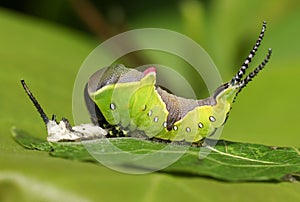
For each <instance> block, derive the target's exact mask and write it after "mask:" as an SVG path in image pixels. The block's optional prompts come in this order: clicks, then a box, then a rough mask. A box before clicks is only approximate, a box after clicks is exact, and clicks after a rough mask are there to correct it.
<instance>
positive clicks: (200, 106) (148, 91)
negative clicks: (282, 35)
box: [85, 22, 271, 143]
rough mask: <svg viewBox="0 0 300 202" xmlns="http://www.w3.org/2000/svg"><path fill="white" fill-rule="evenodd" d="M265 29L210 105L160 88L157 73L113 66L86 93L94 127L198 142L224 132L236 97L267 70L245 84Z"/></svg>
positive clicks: (100, 73)
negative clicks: (218, 132)
mask: <svg viewBox="0 0 300 202" xmlns="http://www.w3.org/2000/svg"><path fill="white" fill-rule="evenodd" d="M265 29H266V23H265V22H264V24H263V27H262V30H261V33H260V35H259V37H258V40H257V42H256V44H255V45H254V47H253V49H252V50H251V52H250V54H249V56H248V57H247V58H246V60H245V62H244V63H243V65H242V66H241V68H240V69H239V71H238V73H237V74H236V75H235V76H234V77H233V78H232V79H231V80H230V81H229V82H227V83H225V84H223V85H222V86H220V87H219V88H217V89H216V91H215V92H214V94H213V95H212V96H210V97H208V98H206V99H202V100H192V99H185V98H181V97H177V96H175V95H173V94H170V93H168V92H167V91H165V90H163V89H162V88H160V87H159V86H156V71H155V68H154V67H150V68H148V69H147V70H145V71H144V72H139V71H138V70H135V69H130V68H126V67H125V66H123V65H114V66H111V67H108V68H104V69H101V70H99V71H97V72H96V73H94V74H93V75H92V76H91V78H90V79H89V82H88V83H87V85H86V88H85V100H86V104H87V108H88V110H89V112H90V114H91V119H92V121H93V123H94V124H98V125H100V126H101V127H104V128H110V129H112V130H119V129H120V130H121V131H123V132H124V134H128V133H129V134H130V133H131V132H134V131H140V132H143V133H144V134H145V135H146V136H147V137H149V138H157V139H162V140H170V141H186V142H193V143H194V142H199V141H201V140H202V139H203V138H204V137H206V136H210V135H212V134H213V133H214V131H215V130H216V129H217V128H219V127H220V126H222V125H223V124H224V123H225V121H226V119H227V117H228V113H229V111H230V109H231V106H232V103H233V102H234V100H235V97H236V96H237V94H238V93H239V92H240V91H241V89H242V88H244V87H245V86H246V84H247V83H248V82H249V81H251V79H252V78H253V77H255V76H256V75H257V73H258V72H259V71H260V70H261V69H263V67H264V66H265V65H266V63H267V62H268V60H269V58H270V56H271V49H269V52H268V54H267V56H266V58H265V59H264V60H263V62H262V63H261V64H260V65H259V66H258V67H257V68H256V69H255V70H254V71H253V72H251V73H250V74H249V75H248V76H246V77H245V78H244V79H243V76H244V75H245V70H246V69H247V68H248V64H249V63H250V62H251V59H252V58H253V57H254V55H255V52H256V51H257V49H258V47H259V46H260V43H261V40H262V38H263V36H264V32H265Z"/></svg>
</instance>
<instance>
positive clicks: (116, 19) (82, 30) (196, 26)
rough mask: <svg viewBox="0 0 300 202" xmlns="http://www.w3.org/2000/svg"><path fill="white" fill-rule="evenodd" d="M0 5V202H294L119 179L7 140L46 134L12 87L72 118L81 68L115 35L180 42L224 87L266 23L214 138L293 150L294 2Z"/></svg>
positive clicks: (241, 190) (168, 181)
mask: <svg viewBox="0 0 300 202" xmlns="http://www.w3.org/2000/svg"><path fill="white" fill-rule="evenodd" d="M0 6H1V7H0V68H1V69H0V70H1V72H0V88H1V90H0V95H1V99H0V109H1V115H0V201H1V202H2V201H120V200H122V201H145V202H146V201H147V202H148V201H182V200H187V201H221V200H222V201H223V200H226V201H299V200H300V192H299V190H300V184H299V183H263V182H260V183H226V182H219V181H216V180H212V179H207V178H197V177H194V178H193V177H174V176H170V175H166V174H161V173H152V174H147V175H128V174H123V173H117V172H115V171H112V170H110V169H108V168H106V167H103V166H100V165H94V164H91V163H82V162H75V161H70V160H65V159H58V158H53V157H50V156H49V155H48V154H46V153H43V152H38V151H29V150H25V149H23V148H21V147H20V146H19V145H18V144H17V143H15V142H14V141H13V139H12V137H11V133H10V129H11V127H12V126H17V127H19V128H22V129H24V130H27V131H29V132H30V133H32V134H33V135H35V136H37V137H40V138H45V135H46V133H45V128H44V125H43V123H42V120H41V119H40V117H39V116H38V114H37V112H36V111H35V109H34V108H33V106H32V104H31V103H30V102H29V100H28V98H27V96H26V95H25V93H24V92H23V89H22V88H21V86H20V83H19V80H20V79H25V80H26V81H27V82H28V85H29V86H30V87H31V88H32V90H33V91H34V93H35V95H36V97H37V98H38V99H39V101H40V103H41V104H42V105H43V106H44V108H45V110H46V112H47V113H48V114H51V113H56V114H57V116H58V117H59V118H60V117H61V116H65V117H68V118H70V119H71V118H72V89H73V83H74V80H75V77H76V74H77V71H78V69H79V68H80V65H81V64H82V62H83V61H84V59H85V57H86V56H87V55H88V54H89V52H91V51H92V50H93V49H94V48H95V47H96V46H97V45H98V44H99V43H100V42H101V41H104V40H105V39H107V38H109V37H110V36H113V35H115V34H117V33H119V32H122V31H126V30H131V29H136V28H145V27H154V28H156V27H158V28H166V29H170V30H174V31H177V32H179V33H182V34H185V35H187V36H189V37H191V38H192V39H193V40H195V41H197V42H198V43H199V44H200V45H201V46H202V47H203V48H205V49H206V51H207V52H208V53H209V54H210V56H211V57H212V59H213V60H214V62H215V64H216V66H217V67H218V69H219V71H220V73H221V75H222V77H223V79H224V80H225V81H226V80H229V79H230V78H231V77H232V75H233V74H234V73H235V71H236V70H237V69H238V68H239V66H240V64H241V63H242V62H243V60H244V58H245V56H247V55H248V52H249V51H250V49H251V48H252V46H253V43H254V41H255V40H256V37H257V35H258V33H259V31H260V28H261V23H262V21H263V20H266V21H267V22H268V28H267V32H266V36H265V39H264V41H263V44H262V47H261V50H260V51H259V52H258V54H257V57H256V59H255V60H254V62H253V63H255V64H258V62H259V61H261V59H262V58H263V57H264V55H265V54H266V50H267V48H269V47H272V48H273V56H272V59H271V62H270V64H268V66H267V68H266V69H265V70H264V71H263V72H262V73H261V74H260V75H259V76H258V77H257V78H255V79H254V81H253V82H252V83H251V84H250V85H249V86H248V87H247V88H246V89H245V90H244V91H243V92H242V93H241V94H240V95H239V97H238V99H237V102H236V103H235V104H234V106H233V109H232V112H231V114H230V117H229V120H228V122H227V124H226V125H225V127H224V131H223V134H222V138H223V139H226V140H231V141H242V142H252V143H260V144H267V145H276V146H294V147H299V146H300V135H299V132H298V128H297V125H298V124H299V123H298V121H299V118H298V115H299V114H300V108H299V107H298V103H299V101H300V95H298V93H299V91H298V90H299V84H298V81H299V79H300V76H299V74H300V62H299V54H300V40H299V36H300V21H299V19H300V1H298V0H287V1H285V0H265V1H259V0H252V1H239V0H226V1H225V0H224V1H217V0H213V1H208V0H207V1H196V0H180V1H178V0H177V1H175V0H174V1H171V0H167V1H158V0H152V1H138V0H127V1H122V0H114V1H77V0H68V1H64V0H55V1H53V0H52V1H51V0H43V1H39V0H27V1H17V0H14V1H9V0H7V1H3V0H2V1H0ZM129 58H135V59H136V58H137V59H136V60H131V62H129V63H132V64H134V63H137V64H139V63H141V62H142V61H143V60H138V59H143V58H142V57H141V55H138V56H137V57H134V56H129ZM163 58H165V57H163ZM148 59H149V58H146V60H148ZM150 59H151V58H150ZM167 59H168V57H166V60H167ZM132 61H133V62H132ZM169 62H170V64H172V61H169ZM132 64H131V65H132ZM199 88H200V87H199ZM204 88H205V87H204Z"/></svg>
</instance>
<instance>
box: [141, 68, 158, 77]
mask: <svg viewBox="0 0 300 202" xmlns="http://www.w3.org/2000/svg"><path fill="white" fill-rule="evenodd" d="M151 73H154V74H156V69H155V67H149V68H148V69H146V70H145V71H143V77H145V76H146V75H148V74H151Z"/></svg>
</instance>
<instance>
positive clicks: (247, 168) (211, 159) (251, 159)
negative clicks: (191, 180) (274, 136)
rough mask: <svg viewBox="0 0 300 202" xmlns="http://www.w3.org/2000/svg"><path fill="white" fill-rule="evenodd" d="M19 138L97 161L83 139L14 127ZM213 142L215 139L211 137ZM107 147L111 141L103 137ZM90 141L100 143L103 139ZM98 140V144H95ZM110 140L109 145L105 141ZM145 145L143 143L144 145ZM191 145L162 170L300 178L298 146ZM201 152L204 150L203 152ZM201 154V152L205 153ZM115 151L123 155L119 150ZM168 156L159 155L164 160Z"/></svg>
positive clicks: (126, 143) (126, 144) (148, 145)
mask: <svg viewBox="0 0 300 202" xmlns="http://www.w3.org/2000/svg"><path fill="white" fill-rule="evenodd" d="M12 132H13V137H14V138H15V140H16V141H17V142H18V143H19V144H20V145H22V146H23V147H25V148H27V149H36V150H41V151H47V152H50V155H52V156H55V157H61V158H66V159H72V160H79V161H90V162H94V163H97V160H95V159H94V158H93V157H92V156H91V155H90V153H89V152H88V151H87V150H86V149H85V147H84V145H82V144H81V143H71V142H67V143H66V142H62V143H49V142H46V141H43V140H40V139H38V138H34V137H32V136H30V135H29V134H28V133H27V132H25V131H23V130H19V129H16V128H14V129H13V130H12ZM110 142H111V143H112V144H114V145H115V146H117V147H119V148H120V149H121V150H124V151H130V152H131V153H135V154H146V153H149V152H152V151H154V150H160V149H163V148H164V147H165V146H166V144H164V143H158V142H152V141H147V140H142V139H134V138H113V139H110ZM211 142H213V140H211ZM100 143H102V144H103V145H101V146H102V148H104V149H105V148H106V147H108V146H109V145H107V144H106V143H105V141H102V142H101V140H100ZM90 144H91V145H92V146H94V147H99V141H97V144H96V143H93V142H92V141H91V142H90ZM93 144H94V145H93ZM105 144H106V145H105ZM141 145H142V147H141ZM180 147H183V146H182V145H172V147H171V148H172V150H171V151H170V152H169V153H168V152H166V153H165V155H166V156H167V155H171V153H172V152H178V151H179V149H180ZM201 149H202V150H201V152H200V148H199V147H189V148H188V150H187V152H186V153H185V154H184V155H183V156H182V157H181V158H180V159H179V160H178V161H177V162H175V163H174V164H172V165H171V166H169V167H168V168H166V169H164V170H162V171H161V172H164V173H169V174H174V175H185V176H189V175H190V176H198V177H210V178H214V179H217V180H222V181H270V182H271V181H296V180H298V179H300V152H299V149H297V148H288V147H270V146H265V145H259V144H249V143H239V142H229V141H225V140H220V141H218V143H217V144H216V146H215V147H211V146H209V144H208V145H206V146H204V147H201ZM199 152H200V153H199ZM206 152H210V153H209V155H208V156H207V157H205V158H199V155H200V156H201V155H205V154H206ZM113 155H116V156H117V155H119V154H118V153H117V152H116V153H115V154H113ZM166 156H159V157H158V158H161V160H162V161H163V160H164V158H165V157H166ZM205 156H206V155H205Z"/></svg>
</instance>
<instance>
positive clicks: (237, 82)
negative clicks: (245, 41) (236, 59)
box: [213, 21, 272, 105]
mask: <svg viewBox="0 0 300 202" xmlns="http://www.w3.org/2000/svg"><path fill="white" fill-rule="evenodd" d="M265 30H266V22H265V21H264V22H263V26H262V29H261V33H260V35H259V37H258V39H257V41H256V44H255V45H254V47H253V49H252V50H251V51H250V54H249V55H248V57H247V58H246V60H245V61H244V63H243V64H242V66H241V68H240V69H239V71H238V72H237V73H236V75H235V76H234V77H233V78H232V79H231V81H229V82H227V83H225V84H223V85H222V86H220V87H219V88H218V89H217V90H216V91H215V93H214V95H213V96H214V98H215V100H216V101H217V103H228V104H229V105H231V104H232V103H233V102H234V101H235V98H236V96H237V95H238V93H239V92H240V91H241V90H242V89H243V88H244V87H245V86H246V85H247V84H248V83H249V82H250V81H251V80H252V79H253V78H254V77H255V76H256V75H257V74H258V73H259V72H260V71H261V70H262V69H263V68H264V67H265V65H266V64H267V63H268V61H269V59H270V57H271V54H272V49H270V48H269V50H268V54H267V55H266V57H265V59H264V60H263V61H262V62H261V63H260V64H259V65H258V67H256V68H255V69H254V70H253V71H252V72H250V73H249V74H248V75H247V76H245V73H246V69H247V68H248V66H249V64H250V62H251V60H252V58H253V57H254V55H255V53H256V51H257V50H258V47H259V46H260V44H261V41H262V39H263V37H264V33H265ZM244 76H245V77H244ZM243 77H244V78H243Z"/></svg>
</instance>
